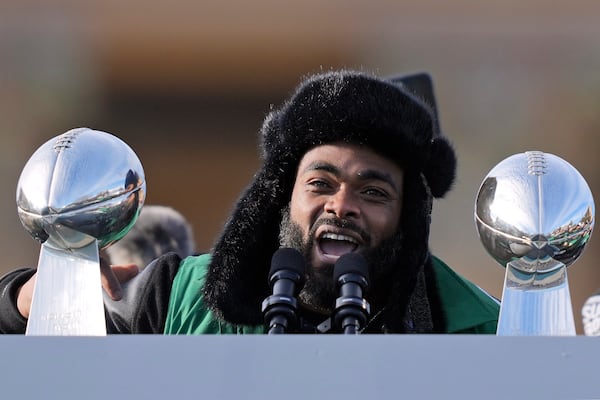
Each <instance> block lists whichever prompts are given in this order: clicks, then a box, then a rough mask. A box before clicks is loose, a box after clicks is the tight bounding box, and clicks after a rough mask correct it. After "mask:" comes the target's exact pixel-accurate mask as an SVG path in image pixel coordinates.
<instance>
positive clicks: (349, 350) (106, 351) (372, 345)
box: [0, 335, 600, 400]
mask: <svg viewBox="0 0 600 400" xmlns="http://www.w3.org/2000/svg"><path fill="white" fill-rule="evenodd" d="M0 354H2V363H1V367H0V369H1V371H0V379H1V382H2V385H1V387H0V390H1V392H0V398H1V399H61V400H66V399H78V400H83V399H85V400H92V399H102V400H107V399H177V400H180V399H261V400H264V399H278V400H282V399H303V400H304V399H311V400H316V399H377V398H381V399H383V398H394V399H511V400H513V399H586V400H589V399H600V379H599V378H598V377H599V375H600V373H599V371H600V367H599V365H598V364H599V363H598V360H600V338H593V337H583V336H578V337H497V336H484V335H452V336H451V335H360V336H343V335H281V336H273V335H271V336H268V335H256V336H214V335H206V336H158V335H156V336H154V335H152V336H142V335H132V336H116V335H115V336H107V337H25V336H16V335H6V336H0Z"/></svg>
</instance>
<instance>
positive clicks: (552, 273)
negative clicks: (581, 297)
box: [475, 151, 595, 336]
mask: <svg viewBox="0 0 600 400" xmlns="http://www.w3.org/2000/svg"><path fill="white" fill-rule="evenodd" d="M594 213H595V210H594V199H593V197H592V193H591V191H590V189H589V187H588V185H587V183H586V181H585V179H584V178H583V177H582V176H581V174H580V173H579V172H578V171H577V170H576V169H575V168H574V167H573V166H572V165H570V164H569V163H568V162H566V161H565V160H563V159H561V158H559V157H557V156H555V155H553V154H549V153H543V152H540V151H530V152H525V153H521V154H516V155H513V156H510V157H508V158H506V159H505V160H503V161H501V162H500V163H499V164H498V165H496V166H495V167H494V168H493V169H492V170H491V171H490V172H489V173H488V175H487V176H486V177H485V178H484V180H483V183H482V184H481V187H480V188H479V192H478V194H477V198H476V202H475V222H476V225H477V230H478V233H479V238H480V240H481V242H482V244H483V246H484V247H485V249H486V250H487V252H488V253H489V254H490V255H491V256H492V257H493V258H494V259H495V260H496V261H497V262H499V263H500V264H501V265H502V266H504V267H505V268H506V276H505V279H504V289H503V292H502V304H501V307H500V318H499V321H498V329H497V334H498V335H503V336H532V335H547V336H570V335H575V322H574V319H573V308H572V305H571V296H570V293H569V283H568V279H567V267H568V266H570V265H571V264H573V263H574V262H575V260H577V258H578V257H579V256H580V255H581V254H582V252H583V250H584V248H585V246H586V245H587V243H588V242H589V240H590V236H591V234H592V230H593V227H594Z"/></svg>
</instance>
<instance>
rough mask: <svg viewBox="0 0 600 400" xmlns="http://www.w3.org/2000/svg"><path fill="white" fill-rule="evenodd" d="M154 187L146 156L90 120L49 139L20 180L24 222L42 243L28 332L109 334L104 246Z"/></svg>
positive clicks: (130, 220)
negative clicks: (144, 161)
mask: <svg viewBox="0 0 600 400" xmlns="http://www.w3.org/2000/svg"><path fill="white" fill-rule="evenodd" d="M145 195H146V180H145V177H144V171H143V169H142V165H141V163H140V160H139V159H138V157H137V156H136V154H135V153H134V152H133V151H132V150H131V148H130V147H129V146H128V145H127V144H125V143H124V142H123V141H122V140H120V139H118V138H117V137H115V136H113V135H111V134H108V133H105V132H100V131H95V130H91V129H88V128H78V129H73V130H70V131H68V132H66V133H64V134H62V135H59V136H57V137H55V138H53V139H50V140H49V141H47V142H46V143H44V144H43V145H42V146H41V147H40V148H39V149H37V150H36V151H35V153H34V154H33V155H32V156H31V158H30V159H29V161H27V164H26V165H25V167H24V169H23V171H22V172H21V176H20V178H19V182H18V185H17V210H18V214H19V218H20V220H21V223H22V224H23V226H24V227H25V229H27V231H28V232H29V233H30V234H31V236H33V238H35V239H36V240H37V241H39V242H41V243H42V246H41V251H40V258H39V261H38V267H37V274H36V284H35V289H34V293H33V299H32V304H31V311H30V315H29V319H28V323H27V330H26V334H27V335H93V336H103V335H106V322H105V317H104V305H103V300H102V288H101V278H100V263H99V249H101V248H104V247H106V246H109V245H110V244H112V243H114V242H116V241H117V240H119V239H120V238H122V237H123V236H124V235H125V234H126V233H127V232H128V231H129V229H130V228H131V227H132V226H133V224H134V223H135V221H136V218H137V216H138V214H139V212H140V209H141V207H142V205H143V203H144V200H145Z"/></svg>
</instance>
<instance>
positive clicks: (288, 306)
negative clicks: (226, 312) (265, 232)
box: [262, 248, 304, 334]
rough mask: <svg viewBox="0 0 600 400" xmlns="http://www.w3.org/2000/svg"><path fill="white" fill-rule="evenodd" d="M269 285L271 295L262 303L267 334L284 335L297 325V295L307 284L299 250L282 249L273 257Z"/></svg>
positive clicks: (302, 259)
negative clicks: (305, 283)
mask: <svg viewBox="0 0 600 400" xmlns="http://www.w3.org/2000/svg"><path fill="white" fill-rule="evenodd" d="M269 285H270V286H271V290H272V293H273V294H272V295H271V296H269V297H267V298H266V299H265V300H264V301H263V303H262V312H263V316H264V319H265V324H266V325H267V327H268V333H269V334H274V333H285V332H286V331H287V330H293V329H295V328H296V325H297V323H298V317H297V315H296V311H297V309H298V303H297V301H296V296H297V295H298V293H299V292H300V289H301V288H302V285H304V257H303V256H302V254H300V252H299V251H298V250H296V249H292V248H281V249H279V250H277V251H276V252H275V253H274V254H273V258H272V259H271V270H270V271H269Z"/></svg>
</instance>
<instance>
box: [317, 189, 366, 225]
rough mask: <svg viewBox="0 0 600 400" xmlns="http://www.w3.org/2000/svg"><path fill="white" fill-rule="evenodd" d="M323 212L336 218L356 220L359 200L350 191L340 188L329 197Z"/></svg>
mask: <svg viewBox="0 0 600 400" xmlns="http://www.w3.org/2000/svg"><path fill="white" fill-rule="evenodd" d="M325 212H327V213H329V214H335V215H336V216H337V217H338V218H348V217H354V218H356V217H358V216H359V215H360V207H359V199H358V198H357V197H356V196H355V195H354V194H353V193H352V192H351V191H350V190H348V189H347V188H344V187H342V188H340V189H339V190H338V191H337V192H335V193H334V194H332V195H331V196H329V198H328V199H327V202H326V203H325Z"/></svg>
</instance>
